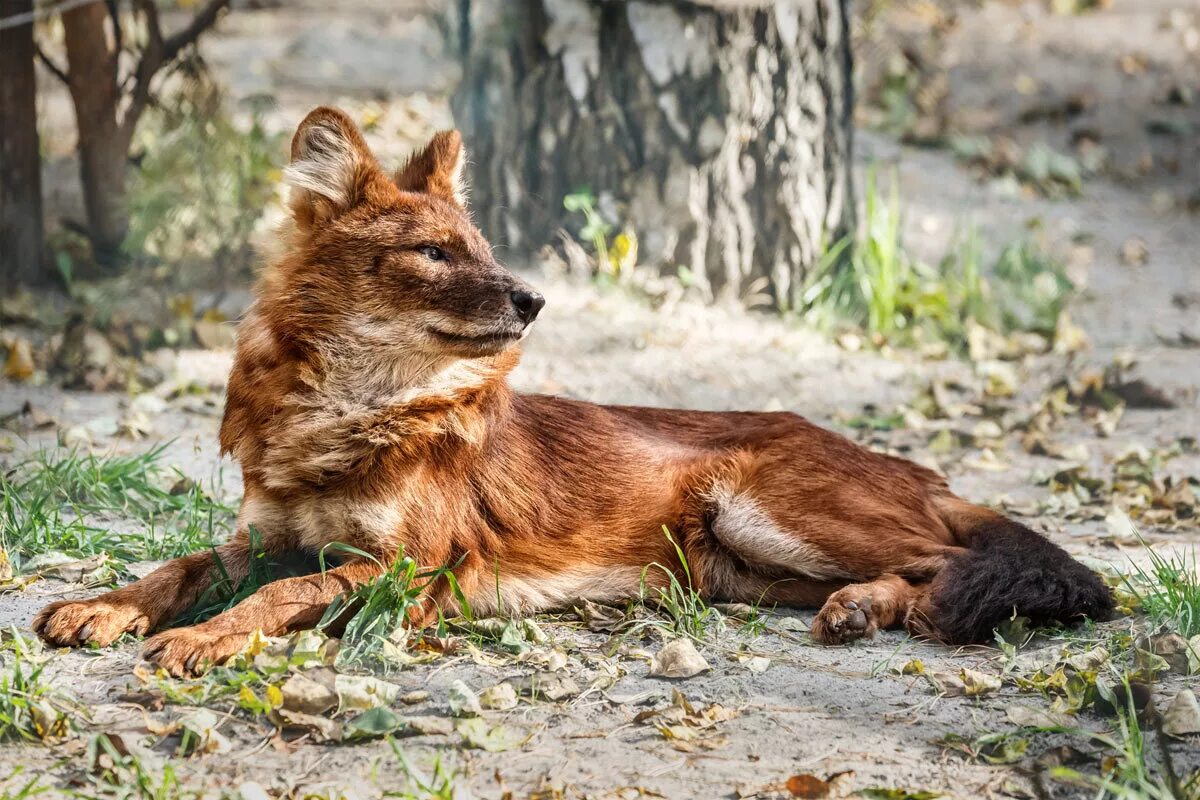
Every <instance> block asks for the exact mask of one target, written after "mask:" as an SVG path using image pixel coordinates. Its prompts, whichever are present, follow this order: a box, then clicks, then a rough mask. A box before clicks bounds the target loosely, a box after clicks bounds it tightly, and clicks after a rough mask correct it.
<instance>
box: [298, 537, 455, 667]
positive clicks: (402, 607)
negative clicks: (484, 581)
mask: <svg viewBox="0 0 1200 800" xmlns="http://www.w3.org/2000/svg"><path fill="white" fill-rule="evenodd" d="M327 550H329V551H332V552H334V553H337V552H342V553H345V554H347V555H351V556H356V557H359V558H367V559H370V560H371V561H373V562H375V563H377V564H380V563H381V562H380V561H379V560H378V559H377V558H375V557H374V556H372V555H371V554H370V553H367V552H365V551H363V550H359V549H358V548H356V547H351V546H350V545H345V544H335V545H329V546H327V547H326V548H325V549H324V550H322V552H321V570H322V571H324V570H325V566H326V565H325V557H326V551H327ZM455 566H457V564H454V565H447V566H442V567H438V568H436V569H425V570H422V569H421V568H419V567H418V566H417V563H416V562H415V561H413V559H411V558H409V557H408V556H405V555H403V553H401V554H400V555H398V556H397V558H396V560H395V561H393V562H392V563H391V564H388V565H387V566H386V569H384V571H383V573H382V574H380V575H379V577H377V578H375V579H374V580H372V581H370V582H368V583H364V584H363V585H362V586H359V587H358V588H357V589H355V590H354V591H352V592H350V593H348V594H345V595H342V596H341V597H339V598H338V599H337V600H335V601H334V602H333V603H331V604H330V606H329V608H328V609H327V610H326V611H325V615H324V616H323V617H322V618H321V622H320V623H319V624H318V626H317V627H318V628H319V629H322V630H324V629H327V628H329V627H331V626H334V625H337V624H340V622H341V621H342V620H346V618H347V616H348V617H349V619H348V620H346V623H345V628H344V630H343V632H342V634H341V642H342V644H341V649H340V650H339V651H338V657H337V660H338V664H339V665H341V666H355V667H365V666H378V667H385V668H386V667H388V666H389V665H391V664H392V662H393V659H391V658H388V657H387V655H388V652H389V651H392V652H393V653H394V652H396V650H395V648H400V649H401V650H402V649H403V647H404V644H405V639H407V625H408V615H409V612H410V611H412V610H414V609H416V608H418V607H419V606H420V604H421V602H422V600H423V599H424V598H425V597H426V595H425V591H426V589H427V588H428V587H429V586H430V585H432V584H433V583H434V582H436V581H438V580H441V579H445V580H446V581H448V582H449V584H450V589H451V591H452V592H453V594H454V596H455V599H456V601H457V602H458V604H459V606H460V608H462V609H463V611H464V613H465V614H467V615H468V616H469V615H470V606H469V604H468V603H467V599H466V597H465V596H464V595H463V593H462V591H461V589H459V586H458V582H457V580H455V577H454V573H453V572H452V571H451V570H453V569H454V567H455ZM438 613H439V615H440V613H441V612H440V611H439V612H438Z"/></svg>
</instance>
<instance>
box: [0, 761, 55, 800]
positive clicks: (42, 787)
mask: <svg viewBox="0 0 1200 800" xmlns="http://www.w3.org/2000/svg"><path fill="white" fill-rule="evenodd" d="M24 772H25V768H24V767H16V768H14V769H13V771H12V772H10V773H8V777H6V778H0V800H27V798H30V797H37V796H38V795H39V794H43V793H45V792H48V791H50V789H51V787H50V786H49V785H48V784H44V783H42V782H41V776H40V775H34V776H33V777H32V778H30V779H28V780H25V779H24V775H23V773H24Z"/></svg>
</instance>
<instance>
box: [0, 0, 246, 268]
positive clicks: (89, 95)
mask: <svg viewBox="0 0 1200 800" xmlns="http://www.w3.org/2000/svg"><path fill="white" fill-rule="evenodd" d="M228 6H229V0H209V2H207V3H205V4H204V5H203V6H201V7H200V8H199V9H198V10H197V11H196V12H195V14H194V15H193V16H192V17H191V19H190V21H189V22H188V23H187V24H185V25H183V26H182V27H181V28H180V29H179V30H177V31H175V32H174V33H170V34H168V33H166V32H164V30H163V26H162V23H161V22H160V18H159V9H158V6H157V5H156V4H155V2H154V1H153V0H134V1H133V3H132V7H131V9H130V10H128V11H122V10H121V7H120V5H119V4H118V3H117V2H116V0H105V1H102V0H93V1H92V2H66V3H62V4H59V5H58V6H51V7H47V8H43V9H39V10H38V11H37V12H36V13H35V12H34V9H33V8H32V4H31V3H28V2H24V3H22V2H18V1H17V0H5V4H4V6H3V8H4V10H5V13H4V14H3V15H2V17H3V19H5V20H7V21H6V22H5V23H3V24H4V25H5V26H6V27H5V28H4V32H3V35H4V37H5V39H4V47H3V48H2V49H3V52H4V55H3V58H4V59H5V61H4V67H5V69H4V70H3V72H2V73H0V83H2V84H3V90H2V93H3V98H4V99H3V108H4V112H5V114H4V121H5V124H4V125H3V130H2V131H0V139H2V140H3V148H2V149H3V153H4V157H3V165H4V170H5V173H4V186H5V189H4V194H5V202H4V208H5V211H4V230H5V231H6V232H5V234H4V236H5V248H4V250H5V256H4V260H5V264H4V274H5V275H6V276H10V275H11V276H13V277H14V278H15V279H18V280H21V281H24V282H28V281H31V280H36V279H37V278H38V277H39V275H40V273H42V259H41V256H40V249H39V250H35V249H31V245H30V244H29V242H30V241H38V240H40V238H41V227H40V226H41V205H40V191H41V189H40V184H39V176H38V170H39V167H38V164H39V158H38V153H37V144H36V143H37V138H36V137H37V132H36V128H35V127H34V126H35V120H36V114H35V113H33V108H34V106H33V102H34V100H33V97H34V91H35V89H34V81H33V78H34V75H33V58H34V54H35V53H36V56H37V58H38V59H39V60H40V61H41V62H42V63H43V64H44V65H45V66H46V68H47V70H48V71H49V72H50V73H51V74H52V75H54V76H55V77H56V78H57V79H59V80H60V81H62V82H63V84H65V85H66V86H67V88H68V89H69V91H70V95H71V100H72V103H73V106H74V111H75V120H76V129H77V133H78V144H77V146H78V150H79V174H80V180H81V183H82V187H83V197H84V207H85V210H86V217H87V219H86V223H85V224H84V225H82V226H81V228H82V229H81V232H82V233H84V234H85V235H86V236H87V238H88V239H89V241H90V242H91V246H92V257H93V259H94V260H95V261H96V262H97V263H100V264H103V265H109V266H112V265H114V264H116V263H118V262H119V261H120V258H121V253H122V245H123V244H124V242H125V237H126V233H127V232H128V230H129V208H128V203H127V178H128V172H129V161H130V158H129V148H130V145H131V143H132V142H133V138H134V134H135V132H136V130H137V126H138V122H139V121H140V120H141V118H142V115H143V114H144V112H145V111H146V109H147V108H148V107H149V106H150V105H151V103H152V101H153V99H154V90H153V88H152V84H153V83H154V82H155V79H156V77H157V76H158V75H159V74H160V73H161V72H162V71H163V70H164V68H166V67H169V66H170V65H172V64H174V63H175V62H176V61H177V60H178V59H179V58H180V57H181V56H182V55H183V54H184V53H185V51H187V50H188V49H189V48H191V47H192V46H193V45H194V44H195V43H196V41H197V39H198V38H199V37H200V35H201V34H202V33H203V32H204V31H206V30H208V29H209V28H211V27H212V26H213V25H214V24H215V23H216V21H217V19H218V18H219V17H220V15H221V13H222V12H223V11H224V10H225V9H227V8H228ZM59 10H61V21H62V31H63V49H64V50H65V55H66V63H65V65H63V64H60V63H58V62H57V61H55V60H54V59H53V58H52V57H51V56H50V55H49V54H47V52H46V51H45V50H43V49H42V48H41V47H39V46H38V45H37V43H36V42H35V39H34V23H35V21H37V20H38V19H43V18H46V17H48V16H50V15H53V14H54V13H55V12H56V11H59ZM31 143H32V144H31ZM10 197H11V199H10ZM35 198H36V199H35ZM26 217H28V218H29V220H36V222H30V221H29V220H25V219H24V218H26ZM10 218H11V220H12V221H11V222H10ZM22 220H24V221H22ZM10 230H11V231H12V232H11V233H10V232H9V231H10ZM10 239H11V240H12V242H13V244H12V245H9V240H10Z"/></svg>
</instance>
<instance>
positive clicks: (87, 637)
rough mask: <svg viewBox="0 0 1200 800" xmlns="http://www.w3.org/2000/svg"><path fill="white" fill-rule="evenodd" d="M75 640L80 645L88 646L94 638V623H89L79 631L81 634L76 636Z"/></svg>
mask: <svg viewBox="0 0 1200 800" xmlns="http://www.w3.org/2000/svg"><path fill="white" fill-rule="evenodd" d="M75 638H76V639H78V640H79V643H80V644H87V643H88V642H89V641H91V638H92V623H90V622H89V623H87V624H86V625H84V626H83V627H82V628H80V629H79V633H77V634H75Z"/></svg>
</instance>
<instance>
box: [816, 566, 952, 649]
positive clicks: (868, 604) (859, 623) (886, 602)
mask: <svg viewBox="0 0 1200 800" xmlns="http://www.w3.org/2000/svg"><path fill="white" fill-rule="evenodd" d="M927 592H928V590H927V588H926V587H925V586H916V585H913V584H911V583H909V582H908V581H906V580H905V579H904V578H901V577H900V576H899V575H882V576H880V577H878V578H876V579H875V580H873V581H871V582H869V583H852V584H850V585H849V586H846V587H843V588H841V589H838V590H837V591H836V592H834V593H833V594H831V595H830V596H829V599H828V600H826V601H825V605H823V606H822V607H821V610H820V611H819V612H818V613H817V617H816V619H814V620H813V624H812V631H811V633H812V637H813V639H814V640H816V641H818V642H820V643H822V644H846V643H847V642H852V641H854V640H855V639H862V638H864V637H865V638H870V637H872V636H874V635H875V632H876V631H877V630H879V629H880V628H890V627H892V626H894V625H897V624H900V623H903V622H905V621H906V620H907V619H908V617H909V612H910V611H911V610H912V609H913V608H914V606H919V605H920V604H921V603H922V598H923V597H924V596H925V595H926V594H927Z"/></svg>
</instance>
